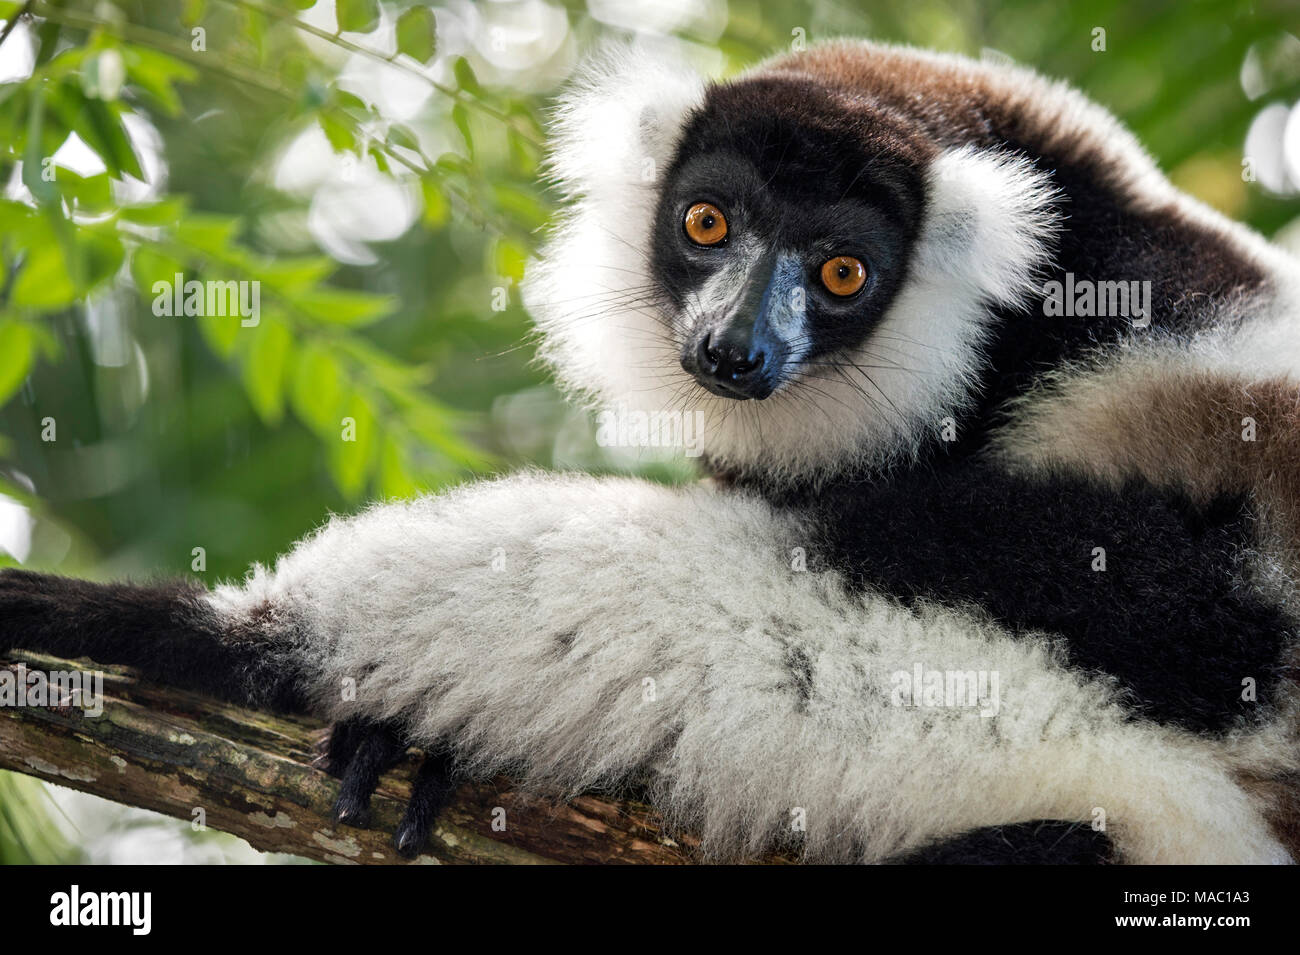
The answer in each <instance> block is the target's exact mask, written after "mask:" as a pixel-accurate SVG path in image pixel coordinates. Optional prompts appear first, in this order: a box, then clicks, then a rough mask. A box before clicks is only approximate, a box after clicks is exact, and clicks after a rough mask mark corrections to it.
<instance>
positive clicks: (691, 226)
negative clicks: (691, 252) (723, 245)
mask: <svg viewBox="0 0 1300 955" xmlns="http://www.w3.org/2000/svg"><path fill="white" fill-rule="evenodd" d="M686 235H687V236H688V237H689V238H690V240H691V241H692V242H694V243H695V244H696V245H717V244H718V243H719V242H721V241H722V240H723V239H725V238H726V237H727V218H726V216H724V215H723V214H722V211H721V210H720V209H719V208H718V207H717V206H714V205H710V204H709V203H707V202H697V203H695V205H693V206H691V207H690V208H689V209H687V210H686Z"/></svg>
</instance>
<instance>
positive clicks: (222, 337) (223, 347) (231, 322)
mask: <svg viewBox="0 0 1300 955" xmlns="http://www.w3.org/2000/svg"><path fill="white" fill-rule="evenodd" d="M198 323H199V333H200V334H201V335H202V336H203V340H204V341H206V342H207V343H208V347H209V348H211V349H212V350H213V351H214V352H216V353H217V354H218V355H220V356H221V357H223V358H229V357H230V356H231V355H233V354H234V353H235V348H236V346H237V345H239V343H240V341H241V339H240V337H239V333H240V332H241V331H244V330H245V329H243V328H242V327H241V326H240V324H239V320H238V319H236V318H231V317H230V316H229V315H201V316H199V319H198Z"/></svg>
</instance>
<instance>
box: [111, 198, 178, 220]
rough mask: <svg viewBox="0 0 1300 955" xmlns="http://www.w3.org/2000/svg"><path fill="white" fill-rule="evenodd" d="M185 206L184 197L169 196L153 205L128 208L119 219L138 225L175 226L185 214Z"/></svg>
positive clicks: (119, 215)
mask: <svg viewBox="0 0 1300 955" xmlns="http://www.w3.org/2000/svg"><path fill="white" fill-rule="evenodd" d="M185 206H186V202H185V199H184V197H182V196H169V197H167V198H166V199H163V200H162V201H161V202H155V203H152V204H151V205H143V206H126V207H125V208H123V209H122V210H121V211H120V212H119V213H118V218H120V219H123V220H125V221H126V222H134V223H136V224H137V225H147V226H163V225H175V224H176V223H177V222H179V221H180V219H181V216H182V215H184V214H185Z"/></svg>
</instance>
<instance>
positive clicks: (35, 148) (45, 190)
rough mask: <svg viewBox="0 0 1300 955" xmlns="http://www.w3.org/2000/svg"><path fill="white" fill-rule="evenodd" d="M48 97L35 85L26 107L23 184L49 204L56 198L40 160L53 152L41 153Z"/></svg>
mask: <svg viewBox="0 0 1300 955" xmlns="http://www.w3.org/2000/svg"><path fill="white" fill-rule="evenodd" d="M49 99H50V97H48V96H47V95H46V89H45V87H44V86H39V87H37V89H36V92H35V94H33V96H32V99H31V104H30V106H29V107H28V114H27V142H26V143H25V148H24V150H23V185H24V186H26V187H27V189H28V190H29V191H30V192H31V194H32V195H33V196H34V197H35V198H36V201H37V202H39V203H40V204H41V205H49V204H50V203H51V202H54V201H55V199H57V198H58V193H57V190H56V189H55V187H54V183H52V182H48V181H46V180H45V178H44V177H43V176H42V175H41V172H42V171H43V169H44V166H43V165H42V160H43V159H44V158H45V156H49V155H53V152H54V151H53V150H50V151H49V152H46V153H44V155H42V152H43V150H42V146H43V145H44V143H43V138H44V137H43V135H42V133H43V127H44V124H45V105H46V102H47V100H49Z"/></svg>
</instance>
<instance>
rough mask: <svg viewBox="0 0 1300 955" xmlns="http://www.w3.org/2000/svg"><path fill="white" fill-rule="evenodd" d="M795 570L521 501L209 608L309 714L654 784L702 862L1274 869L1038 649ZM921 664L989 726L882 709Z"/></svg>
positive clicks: (1195, 745)
mask: <svg viewBox="0 0 1300 955" xmlns="http://www.w3.org/2000/svg"><path fill="white" fill-rule="evenodd" d="M795 547H804V548H808V549H811V550H813V551H814V552H815V547H816V542H815V541H814V540H812V539H810V537H809V534H808V532H807V530H806V529H804V528H802V527H800V526H799V524H798V523H796V522H794V521H792V520H791V519H789V518H787V517H784V516H781V515H779V514H777V513H774V512H773V511H771V510H770V509H769V508H768V507H767V506H766V505H765V504H763V503H761V502H759V501H758V500H755V499H750V498H747V497H744V496H740V495H736V494H730V493H728V494H720V493H717V492H713V491H709V490H706V489H704V488H702V487H692V488H687V489H670V488H665V487H661V486H656V485H652V484H649V483H645V482H639V481H633V480H626V479H595V478H586V477H576V476H574V477H566V476H552V477H544V476H540V475H521V476H517V477H514V478H511V479H507V480H502V481H496V482H490V483H480V484H475V485H470V486H467V487H464V488H462V489H460V490H458V491H456V492H453V493H451V494H449V495H446V496H443V497H438V498H425V499H421V500H417V501H413V502H410V503H402V504H390V505H386V506H381V507H374V508H371V509H370V510H368V511H366V512H365V513H363V514H361V515H360V516H358V517H355V518H351V519H336V520H333V521H331V522H330V524H329V525H328V526H327V527H325V528H324V529H322V530H321V531H320V532H319V533H318V534H316V535H315V536H313V537H311V538H310V539H308V540H306V541H304V542H303V543H301V544H300V545H298V547H297V548H295V550H294V551H293V552H292V553H290V554H288V555H287V556H285V557H284V558H282V559H281V560H280V562H279V563H278V565H277V566H276V568H275V570H274V571H268V570H265V569H263V568H260V567H259V568H255V569H254V571H253V573H252V574H251V575H250V578H249V580H248V581H247V583H246V585H245V586H243V587H233V586H226V587H222V588H220V589H218V590H217V591H216V592H215V593H214V595H213V597H212V602H213V605H214V606H215V607H216V608H217V609H218V610H219V611H220V612H222V613H224V614H226V615H228V616H229V617H230V618H231V619H232V622H237V623H239V624H240V625H242V626H258V625H259V621H263V620H265V619H266V618H267V610H268V608H270V609H272V610H273V611H274V613H273V614H272V616H273V617H275V618H277V619H279V620H280V621H281V622H283V621H284V620H285V619H293V620H295V621H297V622H298V623H299V624H300V625H301V626H302V628H304V629H305V630H306V631H308V632H310V633H311V634H312V635H313V636H312V639H311V640H310V642H309V643H307V644H306V645H305V646H304V647H303V649H302V652H303V653H304V654H305V662H306V663H307V664H308V669H309V671H310V672H313V673H315V674H317V675H316V677H315V678H314V682H313V685H312V691H313V693H314V696H315V698H316V700H317V701H318V703H319V705H320V707H321V709H322V711H323V713H325V714H326V715H328V716H330V717H332V718H334V719H343V718H346V717H348V716H350V715H353V714H355V713H364V714H366V715H367V716H370V717H372V718H394V719H398V720H400V721H402V722H403V723H405V724H406V725H407V726H408V727H409V728H410V731H411V732H412V734H413V737H414V739H416V740H417V741H419V742H423V743H426V744H433V743H435V742H439V743H450V744H452V745H453V746H454V747H455V751H456V752H457V754H458V756H459V758H460V760H461V761H462V764H463V765H464V766H465V767H467V768H469V769H471V770H473V771H475V772H479V773H492V772H495V771H501V770H508V771H510V772H513V773H515V774H518V775H520V776H522V777H523V778H524V780H525V781H527V782H530V783H532V784H534V785H536V786H539V787H545V788H547V789H552V790H558V791H559V792H560V793H561V794H567V793H578V792H582V791H589V790H592V789H602V788H613V787H618V786H620V785H622V784H625V783H627V782H628V781H629V780H640V779H644V780H647V781H648V783H649V786H650V791H651V793H652V795H653V798H654V801H655V803H656V804H657V805H658V806H659V807H660V808H661V809H662V810H663V811H664V812H665V813H666V814H667V815H668V818H669V819H670V820H671V821H672V822H673V823H674V824H676V825H679V826H682V827H686V828H688V829H690V830H691V831H694V832H698V833H699V834H700V835H701V836H702V837H703V839H704V849H705V851H706V852H707V853H710V854H711V855H713V856H715V857H721V858H733V857H737V856H741V855H746V854H751V853H756V852H761V851H763V850H766V849H770V848H772V847H773V846H774V845H783V844H784V845H793V846H795V847H799V848H802V849H803V850H804V851H805V852H806V857H807V858H809V859H812V860H835V861H844V860H850V859H860V860H863V861H874V860H879V859H882V858H884V857H886V856H889V855H891V854H893V853H896V852H899V851H901V850H906V849H908V848H911V847H915V846H918V845H921V844H924V843H926V842H929V841H931V840H933V839H936V838H939V837H942V836H946V835H951V834H955V833H957V832H960V831H962V830H965V829H967V828H970V827H976V826H984V825H993V824H1002V823H1010V822H1016V821H1024V820H1033V819H1045V818H1050V819H1064V820H1078V821H1080V822H1085V823H1087V822H1091V821H1092V820H1093V819H1094V818H1096V815H1095V810H1096V809H1098V808H1100V809H1103V810H1104V811H1105V819H1106V825H1107V830H1108V832H1109V834H1110V836H1111V838H1112V839H1113V840H1114V842H1115V843H1116V845H1117V846H1118V847H1119V849H1120V850H1121V851H1122V852H1123V853H1125V857H1126V858H1127V859H1128V860H1130V861H1134V862H1269V861H1283V860H1285V858H1286V854H1285V852H1284V851H1283V850H1282V849H1281V848H1280V847H1279V846H1278V844H1277V843H1276V842H1275V841H1274V840H1273V838H1272V837H1271V835H1270V834H1269V832H1268V829H1267V827H1266V825H1265V824H1264V822H1263V820H1262V819H1261V817H1260V815H1259V813H1258V811H1257V809H1256V807H1255V806H1254V805H1252V803H1251V802H1250V800H1249V798H1248V797H1247V796H1246V795H1245V794H1244V793H1243V792H1242V791H1241V790H1240V789H1239V788H1238V787H1237V786H1236V785H1234V783H1233V782H1232V780H1231V779H1230V777H1229V774H1228V771H1227V763H1226V758H1227V757H1226V756H1225V755H1224V754H1223V753H1220V752H1219V751H1218V750H1217V749H1216V748H1215V747H1214V746H1212V745H1210V744H1207V743H1205V742H1202V741H1200V740H1197V739H1195V738H1193V737H1190V736H1188V735H1186V734H1182V733H1180V732H1178V731H1175V730H1172V729H1167V728H1161V727H1157V726H1155V725H1152V724H1147V723H1142V722H1133V721H1126V720H1125V715H1124V713H1123V711H1122V710H1121V708H1120V707H1119V706H1117V705H1116V704H1115V703H1114V702H1113V701H1112V698H1111V694H1110V692H1109V690H1108V689H1107V687H1106V686H1105V685H1103V684H1101V683H1098V682H1095V681H1090V680H1088V679H1086V678H1084V677H1083V676H1081V675H1079V674H1077V673H1074V672H1071V671H1069V670H1067V669H1065V668H1064V667H1063V666H1061V665H1060V664H1059V662H1058V660H1057V658H1056V657H1055V655H1054V653H1053V652H1052V650H1051V648H1050V645H1049V643H1048V641H1047V640H1045V639H1043V638H1035V637H1033V636H1032V635H1030V636H1024V635H1019V636H1017V637H1015V638H1013V637H1012V636H1010V635H1009V634H1007V633H1006V632H1004V631H1003V630H1001V629H1000V628H998V627H996V626H994V625H992V624H991V623H989V622H987V621H984V620H982V619H979V618H977V617H974V616H971V615H969V614H963V613H957V612H953V611H944V610H940V609H937V608H933V609H927V610H924V611H923V612H921V613H919V614H918V613H912V612H908V611H905V610H903V609H901V608H900V607H898V606H897V605H896V604H895V603H894V602H893V601H891V600H888V599H886V598H883V597H879V596H867V597H865V598H855V597H851V596H847V595H846V591H845V589H844V587H843V582H842V581H841V580H840V578H839V577H838V576H837V575H836V574H834V573H829V572H823V573H814V572H808V571H797V570H794V569H792V561H791V556H792V548H795ZM611 569H612V570H611ZM793 659H802V660H805V661H806V662H807V669H808V672H809V674H810V677H809V679H808V693H807V697H806V700H801V697H800V694H799V692H798V691H797V688H796V684H797V683H798V678H797V675H796V670H797V668H795V667H792V665H791V661H792V660H793ZM918 663H920V664H922V665H923V666H924V667H925V668H927V669H942V670H962V671H967V670H977V671H978V670H985V671H995V672H997V673H998V674H999V676H1000V685H1001V690H1000V696H1001V700H1000V707H999V709H998V712H997V715H996V716H993V717H987V718H986V717H981V716H979V715H978V713H977V712H976V711H974V710H970V709H963V708H951V707H950V708H943V707H938V708H924V707H922V708H911V707H906V706H897V705H894V703H893V695H892V675H893V674H894V673H895V672H897V671H911V670H912V668H913V667H914V666H915V665H916V664H918ZM647 680H649V681H653V683H652V684H647V682H646V681H647ZM347 681H355V688H356V694H355V699H354V700H349V699H345V696H344V687H345V685H347ZM649 686H652V687H653V692H652V693H651V694H649V695H647V688H648V687H649ZM796 809H803V810H804V811H805V813H806V819H807V833H806V836H800V837H797V838H792V837H791V836H790V823H791V819H792V816H791V813H792V811H794V810H796Z"/></svg>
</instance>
